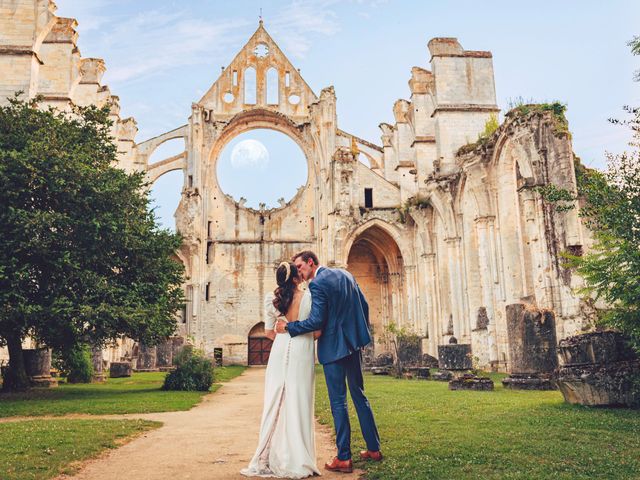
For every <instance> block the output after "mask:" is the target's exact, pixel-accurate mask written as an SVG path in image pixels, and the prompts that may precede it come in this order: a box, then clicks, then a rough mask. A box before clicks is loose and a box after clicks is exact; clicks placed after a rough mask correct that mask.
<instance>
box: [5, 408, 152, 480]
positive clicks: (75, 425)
mask: <svg viewBox="0 0 640 480" xmlns="http://www.w3.org/2000/svg"><path fill="white" fill-rule="evenodd" d="M160 425H161V424H160V423H159V422H148V421H143V420H64V419H61V420H29V421H24V422H10V423H1V424H0V439H2V441H0V478H2V480H18V479H20V480H23V479H33V480H41V479H48V478H52V477H55V476H57V475H60V474H62V473H66V474H72V473H74V472H75V471H76V470H77V467H78V466H79V464H80V461H82V460H86V459H89V458H91V457H95V456H97V455H98V454H99V453H100V452H102V451H103V450H105V449H108V448H115V447H117V446H119V445H121V444H122V443H124V442H125V440H128V439H131V438H133V437H135V436H137V435H139V434H141V433H143V432H145V431H147V430H150V429H152V428H157V427H159V426H160Z"/></svg>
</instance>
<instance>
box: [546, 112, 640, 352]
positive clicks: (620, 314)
mask: <svg viewBox="0 0 640 480" xmlns="http://www.w3.org/2000/svg"><path fill="white" fill-rule="evenodd" d="M626 110H627V111H628V112H630V113H631V114H632V118H631V119H630V120H626V121H619V120H613V121H612V122H613V123H616V124H622V125H627V126H629V127H630V128H631V130H632V131H633V132H634V140H633V141H632V142H631V143H630V146H631V147H632V151H631V152H623V153H621V154H619V155H611V154H608V155H607V164H608V166H607V170H606V171H605V172H598V171H596V170H591V169H587V168H585V167H583V166H581V164H580V163H579V162H578V164H577V165H578V166H579V167H581V168H576V181H577V184H578V192H579V197H580V198H581V199H582V200H583V206H582V209H581V212H580V214H581V216H582V218H583V221H584V223H585V224H586V225H587V226H588V227H589V229H590V230H591V231H592V232H593V236H594V239H595V243H594V245H593V247H592V250H591V251H590V252H589V253H588V254H587V255H584V256H581V255H572V254H569V253H565V254H564V255H563V256H564V257H565V258H566V259H567V264H566V266H567V267H569V268H574V269H576V270H577V272H578V273H579V274H580V275H581V276H582V277H583V278H584V280H585V284H586V286H585V288H584V289H583V290H582V293H583V294H584V295H585V296H587V298H590V299H594V300H597V299H601V300H603V301H604V302H605V303H606V304H607V306H608V307H607V309H606V310H603V311H600V312H599V314H598V324H599V325H600V326H603V327H608V328H614V329H616V330H619V331H621V332H622V333H624V334H626V335H627V336H628V337H629V338H630V340H631V343H632V345H633V346H634V348H635V349H636V350H637V351H639V352H640V110H639V109H630V108H627V109H626ZM541 191H542V193H543V196H545V199H546V200H547V201H549V202H551V203H554V204H556V205H558V207H557V208H558V209H562V208H565V209H568V208H572V207H571V206H572V205H573V203H574V201H575V200H576V199H577V198H576V197H575V196H573V195H572V194H571V193H570V192H568V191H566V190H563V189H560V188H558V187H556V186H553V185H547V186H545V187H543V188H542V189H541Z"/></svg>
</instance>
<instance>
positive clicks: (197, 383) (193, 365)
mask: <svg viewBox="0 0 640 480" xmlns="http://www.w3.org/2000/svg"><path fill="white" fill-rule="evenodd" d="M173 363H174V364H175V366H176V369H175V370H174V371H172V372H170V373H169V374H167V378H166V379H165V381H164V385H162V389H163V390H186V391H192V390H196V391H199V392H206V391H208V390H209V388H210V387H211V385H212V384H213V363H212V362H211V360H209V359H207V358H205V357H204V355H203V354H202V352H200V351H198V350H196V349H194V348H193V347H192V346H191V345H187V346H185V347H184V348H183V349H182V351H181V352H180V353H179V354H178V355H177V356H176V358H175V359H174V362H173Z"/></svg>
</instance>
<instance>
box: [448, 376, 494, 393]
mask: <svg viewBox="0 0 640 480" xmlns="http://www.w3.org/2000/svg"><path fill="white" fill-rule="evenodd" d="M449 390H477V391H487V390H493V380H491V379H490V378H488V377H478V376H476V375H473V374H470V373H465V374H464V375H462V376H460V377H458V378H454V379H453V380H451V381H450V382H449Z"/></svg>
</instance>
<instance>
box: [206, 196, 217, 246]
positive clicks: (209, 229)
mask: <svg viewBox="0 0 640 480" xmlns="http://www.w3.org/2000/svg"><path fill="white" fill-rule="evenodd" d="M214 200H215V198H214ZM207 237H208V238H211V220H209V221H208V222H207Z"/></svg>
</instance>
